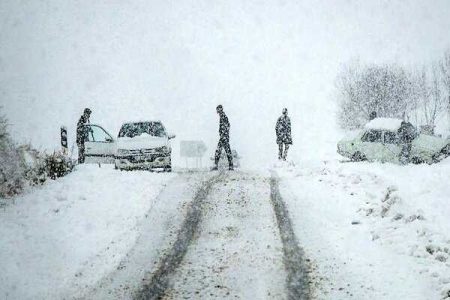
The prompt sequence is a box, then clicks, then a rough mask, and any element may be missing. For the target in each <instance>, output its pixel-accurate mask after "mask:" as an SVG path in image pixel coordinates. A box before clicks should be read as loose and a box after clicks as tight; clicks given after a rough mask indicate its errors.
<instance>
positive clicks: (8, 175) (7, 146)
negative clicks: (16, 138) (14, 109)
mask: <svg viewBox="0 0 450 300" xmlns="http://www.w3.org/2000/svg"><path fill="white" fill-rule="evenodd" d="M7 126H8V125H7V120H6V118H5V117H4V116H3V115H0V197H5V196H10V195H14V194H17V193H19V192H20V191H21V190H22V189H23V187H24V184H25V178H24V176H23V174H24V171H25V168H24V161H23V159H22V156H21V153H20V151H19V149H17V148H16V146H15V145H14V143H13V141H12V140H11V137H10V136H9V134H8V130H7Z"/></svg>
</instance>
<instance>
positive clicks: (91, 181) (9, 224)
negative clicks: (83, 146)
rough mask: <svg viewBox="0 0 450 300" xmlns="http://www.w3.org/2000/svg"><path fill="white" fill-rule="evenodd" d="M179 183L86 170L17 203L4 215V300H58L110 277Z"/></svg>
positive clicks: (0, 213)
mask: <svg viewBox="0 0 450 300" xmlns="http://www.w3.org/2000/svg"><path fill="white" fill-rule="evenodd" d="M174 177H175V175H174V174H166V173H149V172H119V171H116V170H114V169H113V168H112V167H111V166H110V165H103V166H102V168H99V167H98V166H97V165H83V166H78V167H77V171H75V172H74V173H72V174H70V175H69V176H67V177H64V178H61V179H59V180H57V181H55V182H49V183H48V184H46V185H45V186H43V187H39V188H36V189H33V190H31V191H29V192H27V193H26V194H24V195H23V196H20V197H17V198H15V199H14V201H15V204H13V205H8V206H6V207H5V208H4V209H1V210H0V237H1V243H0V269H1V270H2V271H1V272H0V298H2V299H60V298H62V297H63V295H67V294H69V295H72V294H74V293H75V292H79V291H80V287H82V288H86V287H89V286H90V285H91V284H93V283H95V282H96V281H97V280H99V279H100V278H102V277H103V276H104V275H105V274H108V273H109V272H111V271H112V270H111V268H114V267H115V266H117V265H118V264H119V262H120V261H121V260H122V259H123V257H124V256H125V255H126V254H127V253H128V252H129V251H130V249H131V247H133V246H134V244H135V242H136V239H137V237H138V236H139V235H140V224H141V223H142V222H143V220H145V218H146V217H147V215H148V214H149V211H151V210H152V208H153V207H154V206H155V205H156V204H157V196H158V194H159V193H160V191H161V190H162V189H163V188H164V186H165V185H167V184H168V182H169V181H171V180H172V179H173V178H174ZM153 217H155V216H153Z"/></svg>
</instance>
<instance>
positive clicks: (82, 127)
mask: <svg viewBox="0 0 450 300" xmlns="http://www.w3.org/2000/svg"><path fill="white" fill-rule="evenodd" d="M91 112H92V111H91V110H90V109H89V108H85V109H84V112H83V115H81V117H80V119H79V120H78V123H77V146H78V163H80V164H82V163H84V159H85V155H84V150H85V149H84V142H85V141H86V140H87V139H88V134H89V133H88V131H87V128H86V125H87V124H89V117H90V116H91Z"/></svg>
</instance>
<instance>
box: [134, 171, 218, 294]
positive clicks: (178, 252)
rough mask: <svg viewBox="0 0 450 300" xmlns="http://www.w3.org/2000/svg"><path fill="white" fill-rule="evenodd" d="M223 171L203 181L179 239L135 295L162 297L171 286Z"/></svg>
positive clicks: (178, 236)
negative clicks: (175, 272) (172, 276)
mask: <svg viewBox="0 0 450 300" xmlns="http://www.w3.org/2000/svg"><path fill="white" fill-rule="evenodd" d="M222 177H223V172H221V173H220V174H219V175H216V176H214V177H212V178H211V179H209V180H208V181H206V182H205V183H203V185H202V186H201V187H200V189H199V190H198V191H197V193H196V194H195V197H194V200H193V201H192V202H191V204H190V206H189V207H188V212H187V214H186V217H185V220H184V221H183V224H182V225H181V229H180V231H179V232H178V234H177V239H176V241H175V243H174V244H173V246H172V248H171V249H170V250H169V251H168V253H167V254H166V255H165V256H164V257H163V258H162V260H161V262H160V263H159V267H158V269H157V270H156V271H155V272H154V273H153V275H152V277H151V279H150V282H149V283H147V284H145V285H144V286H143V288H142V289H141V291H140V292H139V293H138V294H137V295H136V296H135V297H134V298H135V299H136V300H140V299H161V298H162V297H163V296H164V293H165V291H166V289H167V288H168V287H169V283H170V277H171V275H172V274H173V272H174V271H176V270H177V268H178V266H179V265H180V263H181V262H182V260H183V258H184V256H185V255H186V252H187V250H188V247H189V245H190V244H191V242H192V240H193V239H194V236H195V233H196V231H197V227H198V225H199V223H200V220H201V216H202V206H203V203H204V201H205V199H206V197H207V196H208V194H209V192H210V190H211V188H212V187H213V185H214V184H216V183H217V182H218V181H220V180H221V178H222Z"/></svg>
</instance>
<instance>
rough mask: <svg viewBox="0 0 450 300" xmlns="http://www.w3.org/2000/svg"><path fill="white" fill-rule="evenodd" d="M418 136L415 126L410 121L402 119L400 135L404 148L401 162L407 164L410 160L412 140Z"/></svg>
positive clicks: (401, 153)
mask: <svg viewBox="0 0 450 300" xmlns="http://www.w3.org/2000/svg"><path fill="white" fill-rule="evenodd" d="M416 136H417V131H416V129H415V128H414V126H413V125H412V124H411V123H409V122H405V121H402V123H401V125H400V128H399V129H398V137H399V141H400V145H401V146H402V150H401V152H400V159H399V161H400V163H402V164H407V163H409V162H410V155H411V148H412V142H413V140H414V139H415V138H416Z"/></svg>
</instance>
